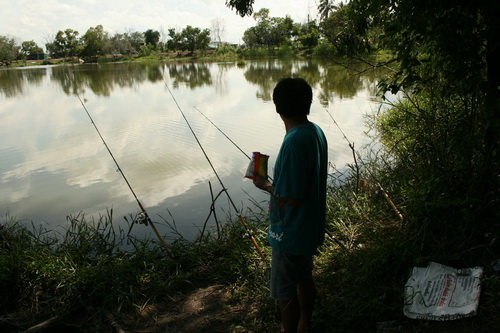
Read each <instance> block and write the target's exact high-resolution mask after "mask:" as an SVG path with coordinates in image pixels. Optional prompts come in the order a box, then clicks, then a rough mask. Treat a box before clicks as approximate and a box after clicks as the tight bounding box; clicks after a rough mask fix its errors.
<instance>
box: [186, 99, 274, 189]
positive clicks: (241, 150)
mask: <svg viewBox="0 0 500 333" xmlns="http://www.w3.org/2000/svg"><path fill="white" fill-rule="evenodd" d="M194 108H195V110H196V111H198V112H199V113H200V114H201V115H202V116H203V117H205V119H207V120H208V121H209V122H210V123H211V124H212V125H213V126H214V127H215V128H216V129H217V130H218V131H219V132H221V133H222V135H224V136H225V137H226V138H227V139H228V140H229V141H230V142H231V143H232V144H233V145H234V146H235V147H236V148H238V150H239V151H240V152H242V153H243V155H245V156H246V157H247V158H248V159H249V160H251V159H252V158H251V157H250V156H249V155H248V154H247V153H245V152H244V151H243V149H241V148H240V147H239V146H238V145H237V144H236V143H235V142H234V141H233V140H231V138H230V137H229V136H227V135H226V133H224V132H223V131H222V130H221V129H220V128H219V127H218V126H217V125H216V124H214V122H213V121H211V120H210V119H209V118H208V117H207V116H206V115H205V114H204V113H203V112H201V111H200V109H198V108H197V107H196V106H195V107H194ZM267 178H269V180H270V181H271V182H272V181H273V179H272V178H271V177H270V176H269V175H268V176H267Z"/></svg>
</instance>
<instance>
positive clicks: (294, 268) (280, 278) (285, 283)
mask: <svg viewBox="0 0 500 333" xmlns="http://www.w3.org/2000/svg"><path fill="white" fill-rule="evenodd" d="M312 269H313V259H312V256H299V255H295V254H290V253H285V252H280V251H276V250H274V249H273V253H272V257H271V297H272V298H274V299H277V300H289V299H293V298H295V297H296V296H297V286H298V284H299V282H300V281H304V280H308V279H312Z"/></svg>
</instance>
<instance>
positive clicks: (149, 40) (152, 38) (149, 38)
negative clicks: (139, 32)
mask: <svg viewBox="0 0 500 333" xmlns="http://www.w3.org/2000/svg"><path fill="white" fill-rule="evenodd" d="M144 40H145V43H146V45H152V46H153V48H156V47H157V46H158V42H159V41H160V32H159V31H157V30H152V29H148V30H146V32H145V33H144Z"/></svg>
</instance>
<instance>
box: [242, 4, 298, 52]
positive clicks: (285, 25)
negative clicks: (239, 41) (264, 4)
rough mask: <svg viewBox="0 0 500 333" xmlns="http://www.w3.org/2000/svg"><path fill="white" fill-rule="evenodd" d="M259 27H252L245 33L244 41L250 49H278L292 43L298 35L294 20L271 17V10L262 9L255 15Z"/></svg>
mask: <svg viewBox="0 0 500 333" xmlns="http://www.w3.org/2000/svg"><path fill="white" fill-rule="evenodd" d="M253 18H254V20H255V21H257V25H255V26H254V27H250V28H249V29H247V30H246V31H245V32H244V33H243V41H244V42H245V44H246V45H247V46H248V47H250V48H255V47H277V46H280V45H283V44H286V43H289V42H291V38H292V36H294V35H296V31H295V30H296V29H295V25H294V22H293V20H292V19H291V18H290V17H289V16H287V17H285V18H281V17H269V9H267V8H262V9H261V10H259V11H258V12H256V13H254V14H253Z"/></svg>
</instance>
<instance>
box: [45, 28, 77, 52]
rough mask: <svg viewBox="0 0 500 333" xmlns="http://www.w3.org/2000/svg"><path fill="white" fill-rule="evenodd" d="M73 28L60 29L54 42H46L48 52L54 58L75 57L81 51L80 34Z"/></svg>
mask: <svg viewBox="0 0 500 333" xmlns="http://www.w3.org/2000/svg"><path fill="white" fill-rule="evenodd" d="M79 34H80V33H79V32H78V31H76V30H73V29H66V30H64V31H62V30H59V31H58V32H57V34H56V37H55V38H54V40H53V41H52V42H49V43H47V44H45V48H46V49H47V52H48V53H49V54H50V55H51V56H52V57H53V58H63V57H74V56H77V55H78V53H79V45H80V43H79V41H78V35H79Z"/></svg>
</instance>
